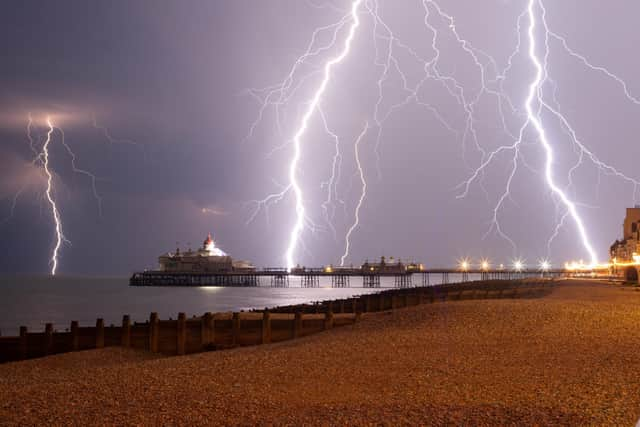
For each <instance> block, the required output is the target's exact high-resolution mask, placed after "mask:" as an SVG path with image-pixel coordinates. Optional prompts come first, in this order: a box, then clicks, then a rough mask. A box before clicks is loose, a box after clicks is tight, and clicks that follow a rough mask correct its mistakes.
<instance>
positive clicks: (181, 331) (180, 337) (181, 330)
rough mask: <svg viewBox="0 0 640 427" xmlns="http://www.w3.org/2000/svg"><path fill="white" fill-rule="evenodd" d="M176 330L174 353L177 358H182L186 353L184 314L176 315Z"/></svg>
mask: <svg viewBox="0 0 640 427" xmlns="http://www.w3.org/2000/svg"><path fill="white" fill-rule="evenodd" d="M177 328H178V331H177V332H178V333H177V342H176V353H178V356H182V355H184V354H185V353H186V347H187V319H186V316H185V314H184V313H178V326H177Z"/></svg>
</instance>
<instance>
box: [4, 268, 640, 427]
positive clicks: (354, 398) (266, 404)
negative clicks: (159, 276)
mask: <svg viewBox="0 0 640 427" xmlns="http://www.w3.org/2000/svg"><path fill="white" fill-rule="evenodd" d="M638 418H640V291H638V290H637V289H636V288H632V287H623V286H619V285H611V284H599V283H590V282H586V281H584V282H580V281H575V280H572V281H561V282H559V284H558V285H557V286H556V287H555V289H554V290H553V292H552V293H550V294H549V295H546V296H544V297H543V298H533V299H492V300H462V301H449V302H445V303H435V304H425V305H421V306H415V307H411V308H407V309H402V310H398V311H396V312H393V313H391V312H388V313H376V314H366V315H364V316H363V319H362V322H359V323H357V324H355V325H353V326H345V327H342V328H337V329H333V330H330V331H326V332H323V333H320V334H317V335H312V336H309V337H306V338H303V339H299V340H293V341H288V342H282V343H279V344H270V345H262V346H255V347H243V348H237V349H233V350H226V351H217V352H207V353H200V354H195V355H190V356H182V357H159V356H156V355H151V354H149V353H145V352H140V351H133V350H123V349H120V348H107V349H102V350H90V351H84V352H78V353H68V354H61V355H56V356H50V357H46V358H42V359H34V360H28V361H23V362H16V363H7V364H3V365H0V425H442V424H471V425H531V424H538V425H540V424H542V425H547V424H549V425H576V424H579V425H584V424H597V425H627V426H634V425H635V423H636V422H637V421H638Z"/></svg>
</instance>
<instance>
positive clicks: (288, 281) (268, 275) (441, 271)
mask: <svg viewBox="0 0 640 427" xmlns="http://www.w3.org/2000/svg"><path fill="white" fill-rule="evenodd" d="M575 274H576V272H575V271H568V270H564V269H556V270H539V269H528V270H504V269H496V270H489V269H467V270H461V269H460V268H436V269H425V270H408V271H370V270H366V269H362V268H339V269H326V268H297V269H293V270H292V271H289V270H287V269H285V268H264V269H261V270H254V271H251V272H246V271H244V272H235V271H234V272H221V273H208V272H193V273H177V272H163V271H144V272H140V273H134V274H133V275H132V276H131V278H130V280H129V284H130V285H131V286H221V287H259V286H263V287H272V288H288V287H292V286H295V287H300V288H318V287H320V286H321V285H320V283H321V279H325V280H323V282H325V283H330V287H332V288H411V287H417V286H430V285H435V284H449V283H463V282H469V281H486V280H518V279H527V278H559V277H571V276H574V275H575ZM583 274H584V273H583ZM383 278H387V279H389V280H381V279H383Z"/></svg>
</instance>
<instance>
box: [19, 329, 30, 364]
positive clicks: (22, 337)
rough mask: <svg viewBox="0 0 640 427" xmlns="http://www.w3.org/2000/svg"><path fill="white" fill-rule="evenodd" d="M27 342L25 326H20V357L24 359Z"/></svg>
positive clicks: (27, 346) (26, 352)
mask: <svg viewBox="0 0 640 427" xmlns="http://www.w3.org/2000/svg"><path fill="white" fill-rule="evenodd" d="M28 350H29V343H28V342H27V327H26V326H20V358H21V359H26V358H27V356H28Z"/></svg>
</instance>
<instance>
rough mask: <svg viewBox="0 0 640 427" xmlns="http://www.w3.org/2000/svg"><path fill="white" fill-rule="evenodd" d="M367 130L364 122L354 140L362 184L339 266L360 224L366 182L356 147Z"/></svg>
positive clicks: (345, 257) (367, 124) (347, 253)
mask: <svg viewBox="0 0 640 427" xmlns="http://www.w3.org/2000/svg"><path fill="white" fill-rule="evenodd" d="M368 130H369V123H366V122H365V125H364V129H363V130H362V132H361V133H360V135H358V138H357V139H356V143H355V159H356V165H357V166H358V173H359V175H360V183H361V184H362V191H361V192H360V199H358V204H357V205H356V211H355V220H354V221H353V224H351V227H349V231H347V234H346V235H345V237H344V254H343V255H342V258H340V265H341V266H344V261H345V260H346V259H347V257H348V256H349V247H350V245H351V233H353V231H354V230H355V229H356V227H358V225H359V224H360V208H361V207H362V203H363V202H364V199H365V197H367V181H366V179H365V177H364V171H363V170H362V163H361V162H360V154H359V150H358V147H359V146H360V141H361V140H362V139H363V138H364V136H365V135H366V133H367V131H368Z"/></svg>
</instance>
